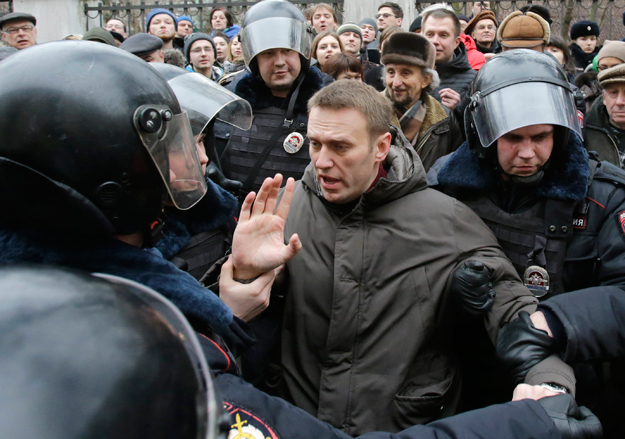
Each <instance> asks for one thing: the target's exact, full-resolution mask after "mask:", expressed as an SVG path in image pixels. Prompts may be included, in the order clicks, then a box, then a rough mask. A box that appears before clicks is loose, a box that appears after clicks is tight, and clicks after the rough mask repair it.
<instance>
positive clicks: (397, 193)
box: [302, 125, 427, 206]
mask: <svg viewBox="0 0 625 439" xmlns="http://www.w3.org/2000/svg"><path fill="white" fill-rule="evenodd" d="M389 132H390V133H391V134H392V136H393V138H392V141H391V148H390V151H389V153H388V155H387V156H386V159H384V169H385V170H386V172H387V175H386V177H384V178H381V179H380V181H378V183H377V184H376V185H375V187H374V188H373V189H370V190H369V191H368V192H366V193H365V194H364V195H363V196H362V197H361V201H360V203H364V204H368V205H373V206H377V205H381V204H386V203H388V202H390V201H393V200H396V199H397V198H401V197H403V196H404V195H406V194H408V193H412V192H417V191H420V190H423V189H425V188H427V181H426V178H425V169H424V168H423V165H422V164H421V159H420V158H419V156H418V155H417V153H416V152H415V151H414V149H413V148H412V145H411V144H410V142H409V141H408V139H406V137H405V136H404V135H403V133H402V132H401V131H400V130H398V129H397V128H396V127H395V126H392V125H391V126H390V128H389ZM302 183H303V184H304V185H306V186H307V187H308V188H309V189H310V190H311V191H312V192H313V193H315V194H316V195H317V196H318V197H319V198H323V194H322V192H321V187H320V186H319V182H318V180H317V177H316V175H315V170H314V168H313V165H312V163H311V164H309V165H308V167H307V168H306V171H305V172H304V176H303V177H302Z"/></svg>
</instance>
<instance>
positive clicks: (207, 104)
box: [168, 73, 252, 136]
mask: <svg viewBox="0 0 625 439" xmlns="http://www.w3.org/2000/svg"><path fill="white" fill-rule="evenodd" d="M168 83H169V85H170V87H171V88H172V90H174V93H175V94H176V97H177V98H178V102H180V105H181V106H182V108H183V109H184V110H185V111H186V112H187V115H188V116H189V120H190V122H191V129H192V130H193V135H195V136H197V135H199V134H201V133H202V131H204V128H206V125H208V123H209V122H210V121H211V120H212V119H213V118H214V117H216V118H217V119H219V120H221V121H222V122H225V123H228V124H230V125H234V126H235V127H237V128H240V129H242V130H249V129H250V127H251V126H252V107H251V106H250V104H249V103H248V102H247V101H246V100H245V99H241V98H240V97H239V96H237V95H235V94H234V93H232V92H230V91H228V90H226V89H225V88H224V87H222V86H220V85H217V84H216V83H214V82H213V81H211V80H210V79H208V78H207V77H206V76H203V75H200V74H199V73H189V74H185V75H180V76H177V77H175V78H173V79H170V80H169V81H168Z"/></svg>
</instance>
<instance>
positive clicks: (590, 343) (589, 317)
mask: <svg viewBox="0 0 625 439" xmlns="http://www.w3.org/2000/svg"><path fill="white" fill-rule="evenodd" d="M539 309H542V310H547V311H548V312H550V313H551V314H552V315H554V316H555V317H557V319H558V321H559V323H560V324H561V325H562V328H563V330H564V332H565V334H566V349H565V350H564V354H563V357H564V361H566V362H570V361H586V360H608V359H613V358H618V357H625V291H623V289H621V288H619V287H608V286H605V287H594V288H587V289H584V290H578V291H573V292H571V293H567V294H562V295H559V296H556V297H553V298H551V299H549V300H547V301H545V302H543V303H541V304H540V305H539Z"/></svg>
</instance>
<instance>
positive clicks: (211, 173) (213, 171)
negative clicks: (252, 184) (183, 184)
mask: <svg viewBox="0 0 625 439" xmlns="http://www.w3.org/2000/svg"><path fill="white" fill-rule="evenodd" d="M206 175H208V178H210V179H211V180H212V181H213V182H214V183H215V184H217V185H219V186H221V187H222V188H224V189H225V190H227V191H228V192H232V193H234V194H238V193H239V190H241V189H243V183H241V182H240V181H238V180H229V179H227V178H226V177H225V176H224V174H223V173H222V172H221V170H220V169H219V168H218V167H217V165H216V164H215V163H214V162H210V163H209V164H208V166H207V167H206Z"/></svg>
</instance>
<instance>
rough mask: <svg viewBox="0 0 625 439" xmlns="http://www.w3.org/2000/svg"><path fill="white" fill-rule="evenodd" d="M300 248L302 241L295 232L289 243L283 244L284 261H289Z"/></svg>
mask: <svg viewBox="0 0 625 439" xmlns="http://www.w3.org/2000/svg"><path fill="white" fill-rule="evenodd" d="M301 249H302V241H300V240H299V236H298V235H297V233H294V234H293V235H292V236H291V239H289V244H288V245H285V246H284V248H283V251H282V257H283V259H284V262H285V263H286V262H288V261H290V260H291V259H292V258H293V256H295V255H296V254H297V252H299V251H300V250H301Z"/></svg>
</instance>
